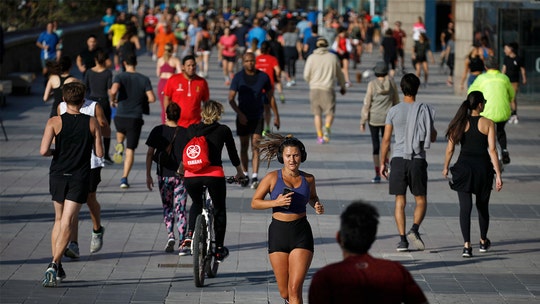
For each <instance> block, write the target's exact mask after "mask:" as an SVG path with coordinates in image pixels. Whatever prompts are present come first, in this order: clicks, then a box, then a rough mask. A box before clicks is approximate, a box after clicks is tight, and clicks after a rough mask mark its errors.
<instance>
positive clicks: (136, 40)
mask: <svg viewBox="0 0 540 304" xmlns="http://www.w3.org/2000/svg"><path fill="white" fill-rule="evenodd" d="M131 42H132V43H133V44H134V45H135V49H136V50H140V49H141V43H140V42H139V38H138V37H137V36H133V37H131Z"/></svg>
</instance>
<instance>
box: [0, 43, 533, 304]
mask: <svg viewBox="0 0 540 304" xmlns="http://www.w3.org/2000/svg"><path fill="white" fill-rule="evenodd" d="M377 56H378V55H375V54H373V55H371V56H370V55H365V56H364V58H363V62H362V65H361V71H363V70H365V69H367V68H371V67H373V66H374V64H375V61H376V60H377ZM212 58H213V59H212V66H211V69H210V71H211V72H210V77H209V78H208V81H209V84H210V88H211V98H213V99H216V100H218V101H221V102H223V103H224V104H225V109H226V113H225V115H224V117H223V121H222V122H223V123H226V124H228V125H229V126H231V127H232V128H233V130H234V116H233V111H232V110H231V108H230V107H229V105H228V103H227V101H226V96H227V92H228V88H227V87H225V86H224V85H223V78H222V76H221V72H220V70H219V67H218V65H217V64H216V59H215V54H214V55H213V57H212ZM139 62H140V64H139V67H138V70H139V71H140V72H143V73H145V74H146V75H149V76H150V77H151V79H152V84H153V87H154V89H155V88H157V78H156V77H155V75H154V74H155V63H154V62H152V61H151V60H150V58H149V57H147V56H142V57H140V59H139ZM407 62H409V61H407ZM297 67H298V74H299V75H298V77H297V85H296V86H295V87H292V88H285V96H286V103H285V104H280V105H279V110H280V113H281V121H282V128H281V129H280V130H279V131H280V132H283V133H285V134H287V133H292V134H294V135H295V136H297V137H298V138H300V139H301V140H303V142H304V143H305V145H306V149H307V153H308V158H307V161H306V162H305V163H304V164H303V165H302V169H303V170H305V171H308V172H311V173H313V174H315V176H316V182H317V191H318V193H319V196H320V198H321V202H322V203H324V205H325V209H326V213H325V214H324V215H315V213H314V212H313V210H310V211H309V213H308V219H309V221H310V223H311V225H312V228H313V233H314V236H315V256H314V259H313V263H312V265H311V268H310V271H309V273H308V276H307V278H306V282H305V285H304V294H305V302H306V303H307V291H308V288H309V284H310V281H311V277H312V275H313V274H314V273H315V272H316V271H317V270H318V269H320V268H321V267H323V266H324V265H326V264H328V263H332V262H335V261H339V260H341V252H340V250H339V247H338V245H337V244H336V242H335V233H336V231H337V229H338V222H339V221H338V216H339V214H340V213H341V211H342V210H343V209H344V208H345V206H347V205H348V204H349V203H350V202H351V201H353V200H355V199H363V200H365V201H368V202H370V203H372V204H374V205H375V206H376V207H377V208H378V210H379V212H380V215H381V218H380V225H379V231H378V238H377V241H376V242H375V243H374V245H373V247H372V249H371V254H373V255H374V256H377V257H383V258H388V259H392V260H397V261H400V262H401V263H402V264H403V265H404V266H405V267H407V269H409V270H410V271H411V273H412V274H413V277H414V279H415V280H416V281H417V282H418V284H419V285H420V287H421V288H422V290H423V291H424V292H425V293H426V295H427V297H428V299H429V301H430V303H540V203H539V201H540V181H539V180H540V156H539V155H540V154H539V152H538V149H539V148H540V120H539V117H540V104H539V103H538V101H536V102H522V103H520V105H519V114H520V116H519V118H520V121H519V124H518V125H509V126H507V133H508V138H509V139H508V149H509V151H510V157H511V159H512V163H511V164H510V165H508V166H506V168H505V171H504V173H503V181H504V187H503V190H502V191H501V192H498V193H497V192H494V193H493V194H492V197H491V202H490V211H491V224H490V230H489V237H490V239H491V241H492V244H493V247H492V249H491V250H490V251H489V252H488V253H485V254H480V253H479V252H478V244H477V243H478V239H479V228H478V221H477V213H476V210H474V211H473V219H472V228H471V232H472V235H471V237H472V240H473V248H474V257H473V258H471V259H464V258H462V257H461V250H462V246H463V243H462V238H461V232H460V228H459V220H458V213H459V209H458V202H457V194H456V193H455V192H453V191H451V190H450V188H449V186H448V182H447V181H446V180H444V179H443V178H442V176H441V170H442V165H443V161H444V150H445V147H446V142H445V141H444V139H443V136H444V133H445V131H446V127H447V125H448V123H449V121H450V119H451V117H453V115H454V114H455V112H456V110H457V108H458V105H459V104H460V103H461V101H462V100H463V99H464V96H461V97H457V96H454V95H453V92H452V89H451V88H449V87H448V86H447V85H446V75H444V74H443V73H441V71H439V67H438V66H431V72H432V75H430V83H429V85H428V86H427V88H421V89H420V92H419V94H418V100H419V101H422V102H427V103H429V104H431V105H432V106H433V107H435V109H436V111H437V117H436V128H437V130H438V131H439V138H438V141H437V142H436V143H435V144H433V145H432V148H431V149H430V150H429V151H428V163H429V168H428V170H429V187H428V188H429V190H428V202H429V203H428V210H427V215H426V218H425V221H424V223H423V224H422V226H421V228H420V233H421V234H422V238H423V239H424V241H425V243H426V250H425V251H423V252H415V251H411V252H404V253H398V252H396V250H395V247H396V243H397V242H398V237H397V232H396V227H395V223H394V218H393V210H394V202H393V200H394V198H393V197H392V196H390V195H389V194H388V183H387V182H383V183H381V184H371V183H370V180H371V178H372V177H373V175H374V172H373V166H372V157H371V141H370V136H369V132H367V133H360V131H359V119H360V110H361V107H362V100H363V98H364V94H365V90H366V85H367V83H366V82H363V83H360V84H359V83H356V82H354V83H353V86H352V87H351V88H350V89H349V90H348V92H347V94H346V95H345V96H339V97H338V106H337V113H336V119H335V123H334V126H333V128H332V138H331V142H330V143H329V144H325V145H318V144H317V143H316V137H315V133H314V131H313V122H312V115H311V114H310V112H309V101H308V87H307V85H306V83H305V82H304V81H303V79H302V71H303V62H298V66H297ZM355 73H356V71H355V70H352V69H351V79H353V80H354V79H355ZM396 80H397V82H398V83H399V80H400V76H399V75H398V76H397V77H396ZM42 94H43V87H42V80H41V79H40V78H38V79H37V80H36V81H35V82H34V86H33V88H32V95H31V96H8V99H7V105H6V106H5V107H4V108H2V109H1V110H0V111H1V112H0V115H1V117H2V118H3V124H4V126H5V129H6V132H7V135H8V136H9V141H5V140H4V138H3V134H2V133H0V172H1V173H0V174H1V175H0V270H1V271H0V302H1V303H246V304H259V303H260V304H262V303H283V301H282V300H281V299H280V297H279V293H278V290H277V285H276V282H275V279H274V276H273V273H272V269H271V266H270V264H269V262H268V258H267V244H266V240H267V227H268V224H269V221H270V218H271V213H270V212H269V211H255V210H252V209H251V207H250V200H251V196H252V194H253V190H251V189H249V188H241V187H239V186H237V185H229V186H228V198H227V207H228V226H227V235H226V240H225V244H226V246H228V247H229V249H230V256H229V258H228V259H226V260H225V262H224V263H223V264H222V265H221V267H220V269H219V274H218V276H217V277H216V278H214V279H207V280H206V286H205V287H204V288H196V287H195V286H194V283H193V276H192V258H191V257H179V256H178V255H177V254H169V253H165V252H164V247H165V242H166V237H167V234H166V231H165V227H164V224H163V222H162V215H161V213H162V208H161V202H160V198H159V194H158V192H157V191H156V190H154V191H152V192H150V191H148V190H147V189H146V186H145V167H144V157H145V156H144V155H145V153H146V146H145V145H144V141H145V140H146V138H147V136H148V133H149V132H150V130H151V129H152V127H153V126H155V125H157V124H159V105H158V104H153V105H151V115H150V116H146V117H145V125H144V126H143V134H142V136H141V140H140V142H139V148H138V149H137V150H136V154H135V165H134V168H133V171H132V172H131V175H130V178H129V181H130V184H131V188H129V189H127V190H121V189H120V188H119V183H120V177H121V174H122V167H121V166H120V165H112V166H108V167H106V168H104V169H103V171H102V182H101V185H100V187H99V189H98V200H99V201H100V203H101V205H102V221H103V225H104V226H105V228H106V234H105V237H104V246H103V249H102V250H101V251H100V252H98V253H96V254H90V252H89V247H90V233H91V221H90V216H89V213H88V208H87V207H84V206H83V209H82V212H81V219H80V223H79V245H80V248H81V257H80V259H78V260H70V259H68V258H66V259H65V260H64V261H63V264H64V268H65V270H66V273H67V278H66V279H65V280H64V282H62V283H61V285H60V286H59V287H58V288H43V287H42V286H41V280H42V277H43V273H44V271H45V269H46V266H47V264H48V263H49V262H50V256H51V245H50V230H51V228H52V225H53V220H54V210H53V207H52V204H51V197H50V195H49V193H48V180H49V178H48V168H49V164H50V158H45V157H41V156H40V155H39V145H40V140H41V136H42V132H43V128H44V126H45V123H46V120H47V118H48V115H49V109H50V106H51V105H50V103H49V104H44V103H43V102H42V100H41V98H42ZM113 129H114V126H113ZM113 143H114V141H113ZM113 146H114V144H113ZM456 156H457V155H456ZM224 165H225V170H226V174H228V175H232V174H233V173H234V168H232V166H231V165H230V162H227V161H225V163H224ZM277 168H278V163H277V162H274V163H272V164H270V168H268V169H267V168H266V165H265V164H263V165H262V166H261V170H260V173H259V174H260V175H264V174H265V172H267V170H274V169H277ZM407 199H408V200H409V204H408V205H407V209H406V212H407V216H408V217H407V220H408V221H407V228H408V227H410V225H411V220H412V212H413V208H414V203H411V202H412V201H413V198H412V196H410V195H409V196H408V197H407Z"/></svg>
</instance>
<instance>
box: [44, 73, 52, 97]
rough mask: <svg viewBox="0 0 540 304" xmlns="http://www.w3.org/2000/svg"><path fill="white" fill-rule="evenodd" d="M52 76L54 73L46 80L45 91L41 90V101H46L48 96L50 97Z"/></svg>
mask: <svg viewBox="0 0 540 304" xmlns="http://www.w3.org/2000/svg"><path fill="white" fill-rule="evenodd" d="M53 78H54V75H52V76H51V77H49V80H48V81H47V85H46V86H45V92H43V102H47V101H48V100H49V98H51V94H52V79H53Z"/></svg>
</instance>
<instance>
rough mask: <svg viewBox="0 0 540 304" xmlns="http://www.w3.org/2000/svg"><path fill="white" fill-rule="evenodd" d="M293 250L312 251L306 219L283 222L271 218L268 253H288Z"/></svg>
mask: <svg viewBox="0 0 540 304" xmlns="http://www.w3.org/2000/svg"><path fill="white" fill-rule="evenodd" d="M295 248H302V249H307V250H309V251H311V252H313V250H314V245H313V233H312V231H311V225H309V222H308V220H307V217H303V218H301V219H298V220H295V221H291V222H283V221H279V220H276V219H274V218H272V222H271V223H270V227H268V253H273V252H286V253H290V252H291V251H292V250H293V249H295Z"/></svg>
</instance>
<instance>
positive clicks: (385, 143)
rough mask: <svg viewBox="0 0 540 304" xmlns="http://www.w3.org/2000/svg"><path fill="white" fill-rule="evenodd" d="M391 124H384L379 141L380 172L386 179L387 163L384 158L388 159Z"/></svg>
mask: <svg viewBox="0 0 540 304" xmlns="http://www.w3.org/2000/svg"><path fill="white" fill-rule="evenodd" d="M393 130H394V129H393V126H392V125H390V124H386V125H385V126H384V136H383V139H382V142H381V158H380V169H379V170H380V174H381V175H382V176H384V177H385V178H386V179H388V168H387V166H388V164H387V163H386V160H387V159H388V151H389V150H390V140H391V138H392V131H393Z"/></svg>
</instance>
